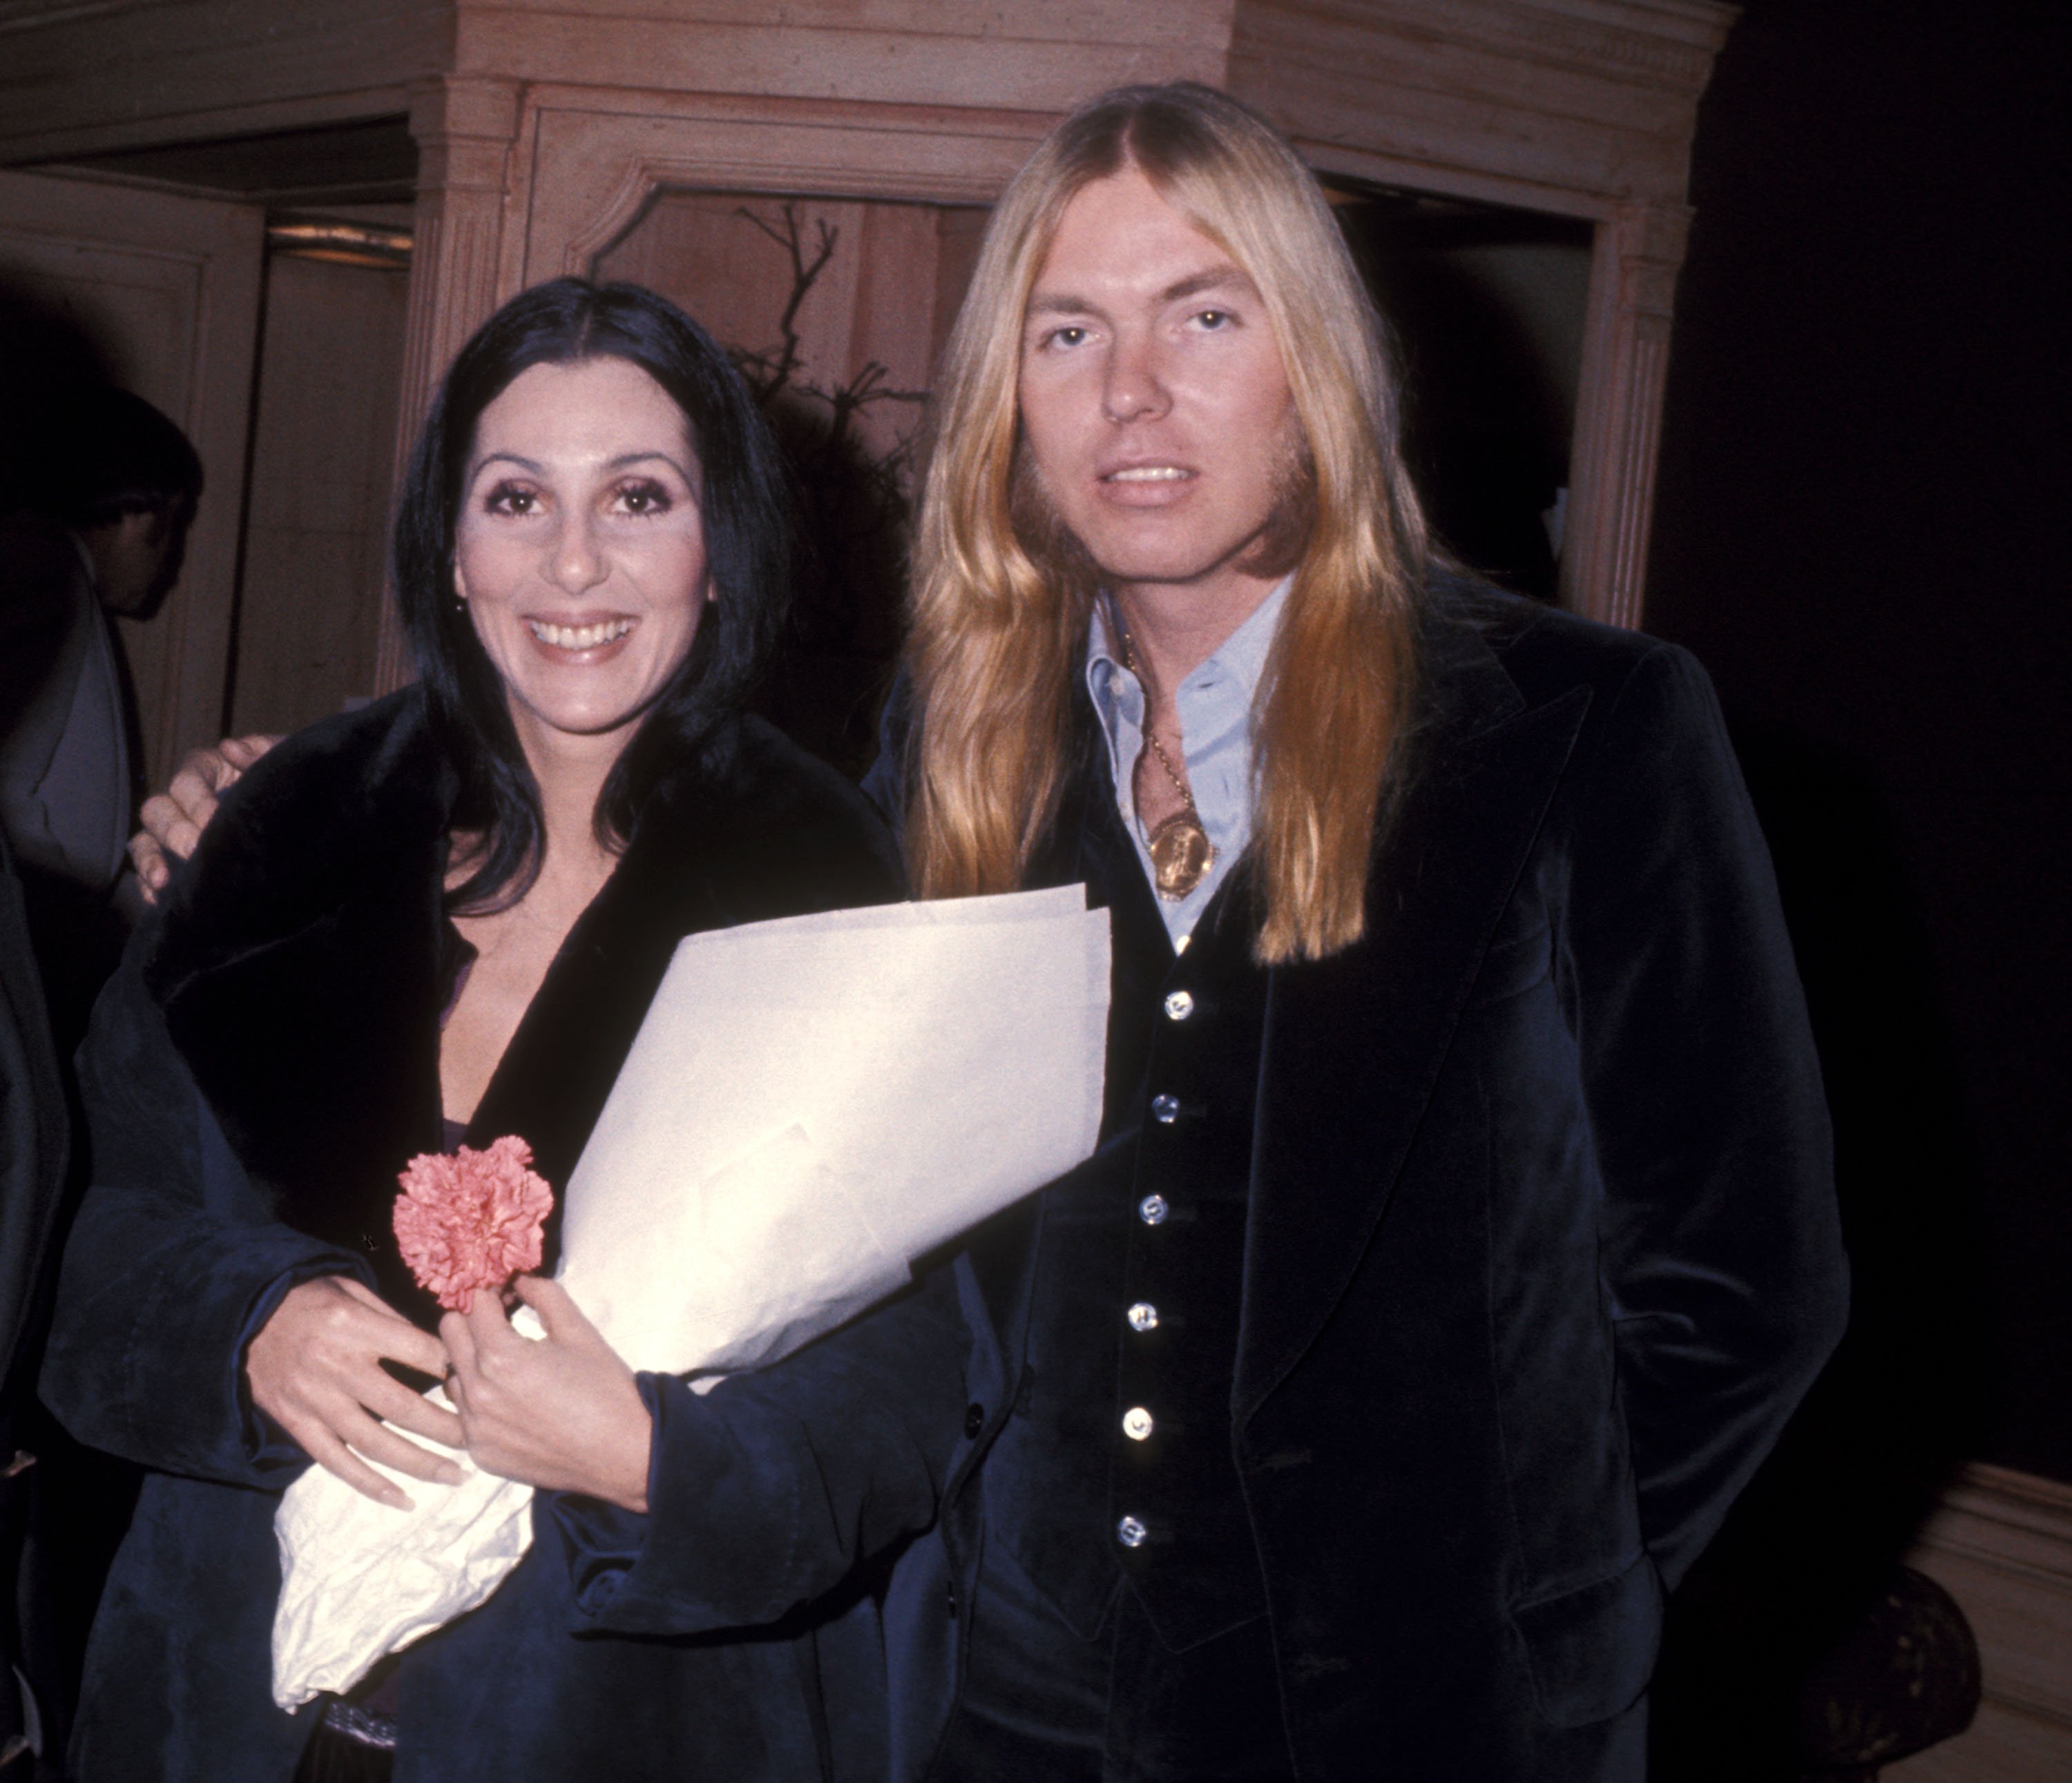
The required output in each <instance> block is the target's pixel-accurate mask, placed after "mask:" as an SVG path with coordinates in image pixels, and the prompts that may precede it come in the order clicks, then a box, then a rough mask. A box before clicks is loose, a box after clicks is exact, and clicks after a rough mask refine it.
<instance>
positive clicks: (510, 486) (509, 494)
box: [483, 483, 540, 514]
mask: <svg viewBox="0 0 2072 1783" xmlns="http://www.w3.org/2000/svg"><path fill="white" fill-rule="evenodd" d="M539 505H540V498H539V496H538V495H537V494H536V493H535V492H534V491H532V490H530V489H521V488H520V487H518V486H517V485H516V483H499V484H498V485H497V486H496V487H495V488H494V489H492V490H491V491H490V492H489V494H488V495H487V497H486V498H485V499H484V500H483V507H486V508H487V509H488V511H490V512H491V513H492V514H530V513H532V511H534V510H535V509H537V507H539Z"/></svg>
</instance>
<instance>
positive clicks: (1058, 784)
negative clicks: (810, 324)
mask: <svg viewBox="0 0 2072 1783" xmlns="http://www.w3.org/2000/svg"><path fill="white" fill-rule="evenodd" d="M1124 166H1135V167H1137V169H1139V170H1141V172H1142V173H1143V174H1144V175H1145V177H1146V178H1147V179H1149V180H1150V182H1151V183H1152V184H1153V187H1155V188H1156V189H1157V191H1158V192H1159V194H1160V195H1161V197H1163V198H1164V199H1165V200H1166V202H1167V203H1170V204H1171V205H1172V206H1173V207H1174V208H1175V209H1176V210H1178V212H1180V213H1181V214H1182V216H1185V217H1186V219H1187V220H1189V222H1190V223H1191V224H1194V227H1195V228H1198V229H1199V230H1200V231H1201V232H1202V233H1203V234H1204V235H1206V236H1208V237H1209V239H1210V240H1212V241H1214V242H1215V243H1216V244H1217V245H1218V246H1219V247H1220V248H1221V249H1223V251H1224V252H1225V253H1227V254H1228V255H1230V257H1231V258H1232V259H1233V260H1234V261H1235V262H1236V263H1237V265H1239V267H1241V268H1242V269H1244V271H1245V273H1247V274H1248V276H1249V277H1251V279H1252V282H1253V283H1254V284H1255V285H1256V286H1257V287H1258V289H1259V290H1260V294H1261V297H1262V298H1263V300H1264V306H1265V308H1266V311H1267V313H1268V316H1269V318H1271V321H1272V327H1273V331H1274V335H1275V339H1276V341H1277V342H1278V343H1279V345H1280V348H1281V361H1282V364H1283V366H1284V368H1285V372H1286V375H1287V378H1288V383H1289V391H1290V393H1291V395H1292V396H1293V404H1294V409H1295V413H1296V416H1297V419H1298V421H1300V423H1301V428H1302V431H1303V434H1304V443H1305V446H1306V449H1307V450H1306V453H1305V458H1306V464H1305V470H1306V472H1307V474H1308V476H1309V479H1310V487H1309V488H1307V489H1305V491H1303V495H1304V496H1305V499H1304V501H1303V502H1302V503H1301V507H1302V508H1303V510H1304V518H1305V520H1307V522H1308V524H1307V528H1306V530H1307V538H1306V542H1305V543H1303V544H1301V547H1300V548H1299V550H1298V551H1297V553H1294V554H1293V565H1292V566H1293V568H1294V569H1295V580H1294V585H1293V588H1292V589H1291V590H1290V591H1289V598H1288V601H1287V604H1286V606H1285V608H1284V609H1283V610H1282V614H1281V622H1280V627H1279V631H1278V633H1277V635H1276V639H1275V641H1274V644H1273V647H1272V652H1271V654H1270V655H1269V656H1268V661H1267V666H1266V671H1265V674H1264V678H1263V680H1262V681H1261V683H1260V690H1259V694H1258V696H1257V699H1256V702H1255V705H1254V709H1253V719H1252V723H1253V743H1254V753H1253V772H1254V788H1253V804H1254V812H1253V820H1252V835H1253V839H1254V840H1253V842H1252V851H1253V854H1254V863H1253V865H1254V872H1255V875H1256V877H1255V880H1254V887H1253V889H1254V892H1255V894H1256V902H1257V906H1258V913H1259V927H1258V931H1257V935H1256V939H1255V941H1254V944H1253V952H1254V955H1255V957H1256V958H1257V959H1259V960H1260V961H1261V962H1262V963H1281V962H1285V961H1289V960H1293V959H1321V958H1322V957H1323V956H1324V955H1327V954H1331V953H1334V952H1336V951H1338V950H1339V949H1341V948H1342V947H1347V946H1350V944H1351V943H1353V942H1355V941H1357V940H1358V939H1359V938H1360V936H1361V935H1362V934H1363V932H1364V931H1365V928H1366V922H1367V914H1366V893H1367V873H1368V867H1369V861H1370V857H1371V852H1372V849H1373V845H1374V838H1375V826H1376V821H1377V812H1378V811H1379V808H1380V800H1381V795H1382V791H1383V784H1384V778H1385V775H1386V774H1387V769H1388V767H1389V765H1390V760H1391V755H1392V750H1395V749H1396V746H1397V744H1398V742H1399V740H1400V735H1401V733H1402V732H1403V730H1404V728H1405V719H1406V715H1407V713H1408V708H1409V701H1410V696H1411V688H1412V680H1413V676H1414V672H1415V663H1416V651H1415V642H1414V632H1415V625H1416V598H1417V591H1418V589H1419V586H1420V583H1421V580H1422V575H1423V569H1424V558H1425V553H1426V539H1425V529H1424V519H1423V516H1422V514H1421V513H1420V510H1419V507H1418V504H1417V499H1416V494H1415V492H1414V491H1412V488H1411V487H1410V483H1409V480H1408V476H1407V475H1406V474H1405V472H1404V469H1403V467H1402V464H1401V461H1400V454H1399V452H1398V450H1397V443H1396V442H1397V433H1398V420H1397V413H1396V408H1397V405H1396V386H1395V381H1394V379H1393V377H1392V374H1391V369H1390V365H1389V359H1388V354H1387V348H1386V345H1385V336H1384V333H1383V327H1382V324H1381V322H1380V319H1379V317H1378V316H1377V315H1376V314H1375V310H1374V307H1373V305H1372V303H1371V301H1370V300H1369V298H1368V297H1367V291H1366V288H1365V286H1363V284H1362V282H1361V280H1360V277H1359V273H1358V271H1357V270H1356V269H1355V267H1354V265H1353V263H1352V259H1351V257H1350V254H1348V253H1347V252H1346V247H1345V244H1344V241H1343V240H1342V237H1341V236H1340V235H1339V233H1338V228H1337V226H1336V224H1334V222H1333V221H1332V220H1331V215H1330V207H1329V205H1328V204H1327V203H1326V201H1325V199H1324V196H1323V194H1322V191H1320V190H1319V189H1318V185H1317V183H1316V180H1315V179H1314V178H1313V175H1311V174H1310V173H1309V170H1308V169H1307V168H1306V167H1305V166H1304V165H1303V164H1302V162H1301V160H1300V159H1299V158H1297V155H1296V154H1295V152H1294V150H1292V149H1291V148H1289V146H1288V145H1287V144H1286V143H1285V142H1283V141H1282V140H1281V138H1280V137H1279V136H1278V135H1277V134H1275V132H1274V131H1273V130H1272V129H1271V128H1270V127H1269V126H1268V125H1266V124H1265V123H1264V121H1261V120H1260V118H1258V117H1256V116H1255V115H1254V114H1253V113H1252V112H1251V111H1249V110H1248V109H1246V108H1245V107H1244V106H1243V105H1239V103H1238V102H1237V101H1235V100H1232V99H1231V98H1229V97H1226V96H1225V95H1223V94H1222V93H1219V92H1215V91H1214V90H1213V89H1211V88H1207V87H1201V86H1197V85H1195V84H1193V83H1191V82H1178V83H1174V84H1171V85H1168V86H1160V87H1127V88H1120V89H1118V90H1117V91H1116V92H1111V93H1107V94H1104V95H1103V96H1102V97H1100V98H1099V99H1096V100H1095V101H1092V102H1091V104H1089V105H1085V106H1083V107H1082V108H1081V109H1079V111H1077V112H1075V113H1073V115H1072V116H1071V117H1068V118H1067V119H1066V120H1065V121H1063V123H1062V124H1060V125H1059V126H1058V127H1057V128H1056V129H1054V130H1053V131H1052V132H1051V133H1050V135H1049V136H1048V137H1047V138H1045V140H1044V142H1043V143H1042V146H1040V147H1039V148H1038V150H1036V153H1035V154H1034V155H1033V156H1032V157H1031V158H1030V161H1029V162H1028V164H1027V165H1026V166H1024V167H1023V168H1022V171H1021V172H1020V173H1019V174H1018V175H1016V177H1015V179H1014V181H1013V183H1012V184H1011V185H1010V186H1009V187H1008V189H1007V191H1006V192H1005V195H1003V196H1002V198H1001V201H1000V203H999V205H998V207H997V208H996V210H995V211H994V212H993V220H992V223H991V224H990V226H989V228H988V230H987V232H986V237H985V245H984V247H983V248H982V249H980V254H979V259H978V265H977V267H976V271H975V272H974V273H973V275H972V285H971V290H970V292H969V294H968V296H967V297H966V298H965V299H964V308H963V310H961V312H960V314H959V316H958V318H957V323H956V329H955V331H954V332H953V333H952V336H951V339H950V343H949V346H948V351H947V353H946V355H945V359H944V365H943V374H942V376H941V378H940V379H939V382H938V400H939V412H938V420H937V433H936V444H935V450H934V451H933V452H932V454H931V457H930V460H929V464H928V470H927V478H926V480H925V482H924V483H923V492H922V499H921V508H920V514H919V521H918V524H917V528H916V536H915V578H914V581H915V588H914V606H913V627H912V631H911V636H910V639H909V642H908V646H907V666H908V672H909V675H910V677H911V688H912V693H913V699H914V716H915V722H914V726H913V729H912V733H911V743H910V749H911V754H910V758H909V762H908V766H909V770H910V783H911V803H910V809H909V811H908V820H907V831H906V837H907V858H908V865H909V867H910V869H911V873H912V874H913V877H914V882H915V887H916V889H918V890H919V893H920V894H921V895H922V896H923V897H929V898H941V897H956V896H964V895H968V894H975V893H981V892H997V891H1008V890H1012V889H1014V888H1015V887H1016V886H1017V885H1019V884H1020V883H1021V881H1022V875H1023V873H1025V872H1026V869H1027V867H1028V864H1029V861H1030V857H1032V856H1033V855H1034V852H1035V851H1036V849H1037V848H1038V845H1039V844H1041V843H1042V840H1043V838H1044V836H1045V833H1046V831H1047V829H1048V828H1049V826H1050V823H1051V822H1052V820H1053V819H1054V816H1055V815H1056V811H1057V808H1058V804H1059V799H1060V796H1061V795H1062V792H1063V787H1064V784H1065V782H1066V780H1067V777H1068V775H1069V774H1070V772H1071V761H1070V759H1069V746H1070V738H1071V699H1072V694H1071V689H1072V684H1073V677H1074V675H1075V672H1076V671H1077V670H1078V668H1079V664H1080V663H1081V662H1082V661H1083V654H1084V651H1085V647H1086V640H1087V625H1088V621H1089V617H1090V614H1091V602H1092V598H1093V595H1094V592H1095V590H1094V588H1093V585H1092V581H1091V576H1090V575H1089V574H1088V573H1087V570H1086V567H1085V566H1083V565H1079V566H1075V565H1074V563H1073V562H1072V561H1071V559H1072V555H1073V554H1072V553H1070V552H1069V551H1066V552H1060V551H1059V550H1057V549H1055V548H1052V547H1050V544H1049V543H1048V541H1046V540H1045V539H1043V538H1042V537H1041V536H1038V529H1036V528H1032V527H1031V526H1030V524H1029V523H1028V520H1027V517H1026V512H1023V513H1017V501H1016V483H1017V444H1018V438H1019V429H1018V427H1017V420H1016V388H1017V380H1018V377H1019V373H1020V366H1021V343H1022V322H1023V317H1024V313H1025V311H1026V308H1027V306H1028V302H1029V295H1030V290H1032V288H1033V287H1034V283H1035V281H1036V277H1037V275H1038V272H1039V270H1040V269H1041V268H1042V264H1043V261H1044V257H1045V256H1046V254H1047V253H1048V252H1049V249H1050V241H1051V238H1052V236H1054V234H1055V232H1056V230H1057V228H1058V224H1059V219H1060V218H1061V217H1062V216H1063V212H1064V210H1065V207H1066V206H1067V204H1068V203H1070V202H1071V199H1072V198H1073V197H1074V195H1075V194H1076V193H1078V191H1079V190H1080V189H1081V188H1082V187H1084V186H1087V185H1088V184H1090V183H1091V182H1093V181H1095V180H1097V179H1104V178H1106V177H1108V176H1109V175H1113V174H1115V173H1116V172H1118V171H1120V170H1121V169H1122V168H1123V167H1124Z"/></svg>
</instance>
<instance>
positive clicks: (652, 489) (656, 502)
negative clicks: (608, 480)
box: [619, 483, 670, 514]
mask: <svg viewBox="0 0 2072 1783" xmlns="http://www.w3.org/2000/svg"><path fill="white" fill-rule="evenodd" d="M619 506H620V507H623V509H625V511H627V513H629V514H666V513H668V511H669V507H670V502H669V491H668V490H666V489H664V487H662V486H661V484H660V483H627V484H626V485H625V486H624V487H622V488H621V489H620V490H619Z"/></svg>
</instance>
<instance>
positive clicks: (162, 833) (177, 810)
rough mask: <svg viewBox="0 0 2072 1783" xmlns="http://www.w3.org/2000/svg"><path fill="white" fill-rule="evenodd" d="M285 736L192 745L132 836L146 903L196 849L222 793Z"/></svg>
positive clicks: (134, 862)
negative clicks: (175, 866) (209, 746)
mask: <svg viewBox="0 0 2072 1783" xmlns="http://www.w3.org/2000/svg"><path fill="white" fill-rule="evenodd" d="M280 740H281V739H280V738H279V737H266V736H252V737H224V739H223V741H222V742H220V743H218V744H217V745H216V746H215V748H213V749H197V750H190V751H189V752H188V754H187V759H186V760H185V761H183V762H181V763H180V766H179V772H178V773H176V774H174V776H173V783H172V784H171V786H169V787H166V790H165V791H163V792H159V793H154V794H153V795H151V796H150V798H149V799H146V800H145V801H144V808H143V810H142V811H140V812H139V813H138V816H139V817H140V818H141V819H142V822H143V825H144V827H143V828H142V829H141V830H139V831H138V832H137V833H136V834H135V835H134V836H131V837H130V838H129V860H130V864H131V865H133V866H134V867H135V868H136V869H137V883H138V885H140V886H141V887H142V889H143V893H144V901H145V902H146V903H150V904H155V903H156V902H158V894H159V893H160V892H162V891H163V890H164V889H166V881H168V880H169V879H171V877H172V876H173V865H172V863H173V861H184V860H186V859H187V857H188V856H189V855H191V854H192V853H193V852H194V851H195V844H196V843H198V842H199V841H200V840H201V832H203V830H204V829H206V828H208V820H209V819H211V818H212V817H213V816H214V815H216V795H218V794H219V793H224V792H228V791H229V790H230V788H231V787H233V786H235V785H236V783H237V780H238V778H239V776H240V775H241V774H243V773H244V772H245V770H246V769H247V768H249V767H250V766H252V764H253V762H256V761H257V760H258V759H259V758H260V757H261V756H262V755H264V754H265V753H266V751H267V750H269V749H271V748H272V747H273V746H274V745H275V744H276V743H277V742H280ZM168 856H171V857H172V858H171V860H169V859H168V858H167V857H168Z"/></svg>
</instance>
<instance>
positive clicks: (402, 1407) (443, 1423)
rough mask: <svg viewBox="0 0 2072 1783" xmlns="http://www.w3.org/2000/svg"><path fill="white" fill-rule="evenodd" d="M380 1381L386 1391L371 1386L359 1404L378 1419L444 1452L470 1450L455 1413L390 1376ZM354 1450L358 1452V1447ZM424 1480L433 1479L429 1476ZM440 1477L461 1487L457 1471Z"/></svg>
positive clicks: (448, 1483)
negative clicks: (443, 1449)
mask: <svg viewBox="0 0 2072 1783" xmlns="http://www.w3.org/2000/svg"><path fill="white" fill-rule="evenodd" d="M381 1378H382V1380H383V1381H384V1382H386V1383H387V1385H386V1387H375V1386H373V1384H372V1383H370V1391H369V1392H368V1394H367V1395H366V1396H365V1397H364V1399H362V1400H361V1401H360V1403H361V1404H363V1405H364V1406H365V1407H366V1408H367V1409H368V1411H369V1412H370V1413H372V1415H374V1416H375V1417H377V1418H380V1419H384V1421H385V1422H387V1423H389V1424H394V1425H395V1426H396V1427H397V1428H398V1429H401V1430H407V1431H409V1432H410V1434H411V1435H412V1436H422V1437H423V1438H424V1439H425V1440H426V1441H427V1442H433V1443H437V1444H438V1445H439V1446H440V1447H441V1448H467V1438H466V1437H464V1436H463V1435H462V1434H461V1426H460V1419H458V1418H457V1417H456V1416H454V1414H453V1413H452V1412H450V1411H443V1410H442V1409H441V1408H440V1407H438V1406H435V1405H434V1404H433V1403H432V1402H431V1401H430V1399H426V1397H425V1396H424V1395H423V1394H421V1393H413V1392H412V1391H410V1390H409V1388H408V1387H405V1386H404V1385H403V1384H402V1382H400V1381H398V1380H396V1379H394V1378H392V1377H390V1376H389V1375H387V1374H384V1375H383V1376H382V1377H381ZM353 1446H354V1447H355V1448H357V1447H358V1446H359V1444H354V1445H353ZM421 1477H425V1478H430V1475H425V1476H421ZM439 1477H441V1478H442V1479H445V1480H446V1484H447V1485H458V1484H459V1483H460V1473H459V1470H458V1469H454V1471H453V1473H452V1475H451V1477H450V1478H449V1477H446V1475H443V1474H442V1475H441V1476H439Z"/></svg>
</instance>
